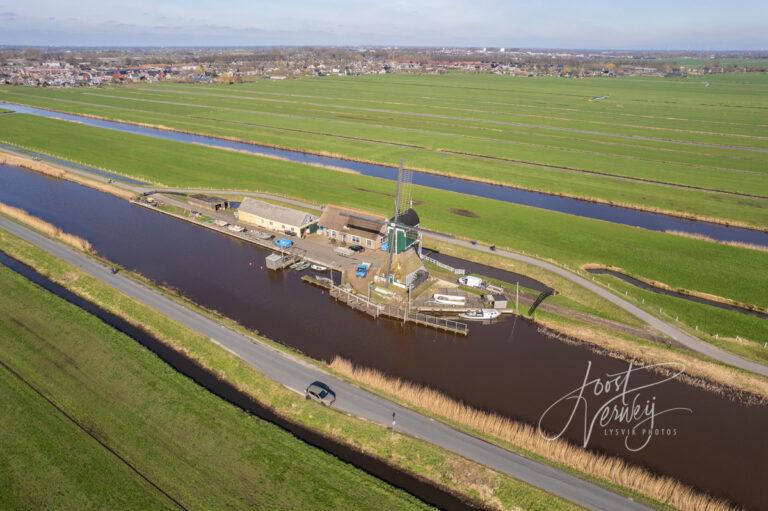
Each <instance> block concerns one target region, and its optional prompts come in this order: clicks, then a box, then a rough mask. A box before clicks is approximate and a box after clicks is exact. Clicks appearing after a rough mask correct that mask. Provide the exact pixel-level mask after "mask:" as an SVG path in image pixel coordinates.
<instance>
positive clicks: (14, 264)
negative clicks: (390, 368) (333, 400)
mask: <svg viewBox="0 0 768 511" xmlns="http://www.w3.org/2000/svg"><path fill="white" fill-rule="evenodd" d="M0 265H3V266H6V267H7V268H9V269H11V270H13V271H15V272H16V273H18V274H19V275H22V276H24V277H26V278H27V279H29V280H30V281H32V282H34V283H35V284H37V285H38V286H40V287H42V288H43V289H46V290H48V291H50V292H51V293H53V294H55V295H56V296H58V297H59V298H62V299H63V300H66V301H67V302H69V303H71V304H73V305H76V306H77V307H80V308H81V309H83V310H84V311H86V312H88V313H90V314H92V315H94V316H96V317H97V318H99V319H100V320H102V321H103V322H104V323H106V324H108V325H109V326H111V327H112V328H114V329H116V330H118V331H120V332H122V333H124V334H125V335H127V336H128V337H130V338H131V339H133V340H134V341H136V342H138V343H139V344H141V345H142V346H144V347H145V348H147V349H148V350H150V351H151V352H152V353H154V354H155V355H157V356H158V357H159V358H160V359H161V360H162V361H163V362H165V363H166V364H168V365H169V366H171V367H173V369H175V370H176V371H178V372H179V373H181V374H183V375H184V376H186V377H187V378H189V379H190V380H192V381H194V382H195V383H196V384H198V385H200V386H201V387H203V388H204V389H206V390H207V391H209V392H211V393H212V394H214V395H216V396H218V397H220V398H222V399H224V400H225V401H227V402H229V403H230V404H233V405H235V406H237V407H238V408H240V409H242V410H245V411H246V412H248V413H250V414H251V415H254V416H256V417H258V418H260V419H263V420H266V421H268V422H271V423H272V424H275V425H277V426H279V427H281V428H283V429H284V430H286V431H288V432H290V433H291V434H293V435H294V436H296V437H297V438H300V439H301V440H303V441H305V442H307V443H308V444H310V445H312V446H314V447H317V448H319V449H322V450H323V451H325V452H328V453H330V454H332V455H334V456H336V457H337V458H339V459H341V460H343V461H345V462H347V463H349V464H351V465H354V466H355V467H357V468H359V469H362V470H364V471H365V472H367V473H369V474H371V475H373V476H375V477H378V478H379V479H381V480H383V481H386V482H387V483H389V484H391V485H393V486H396V487H398V488H400V489H403V490H405V491H407V492H408V493H410V494H411V495H414V496H416V497H418V498H420V499H421V500H423V501H424V502H426V503H428V504H430V505H432V506H435V507H437V508H439V509H446V510H456V511H472V510H478V509H481V508H480V507H477V506H475V505H473V504H470V503H467V502H464V501H462V500H460V499H459V498H457V497H456V496H454V495H452V494H450V493H448V492H446V491H444V490H443V489H441V488H437V487H436V486H433V485H431V484H429V483H426V482H424V481H422V480H421V479H418V478H416V477H414V476H411V475H409V474H407V473H404V472H402V471H400V470H398V469H396V468H394V467H392V466H390V465H388V464H386V463H384V462H382V461H379V460H377V459H375V458H372V457H370V456H367V455H365V454H363V453H361V452H359V451H357V450H355V449H352V448H350V447H348V446H346V445H344V444H341V443H338V442H336V441H334V440H331V439H329V438H326V437H324V436H322V435H320V434H319V433H316V432H314V431H312V430H311V429H309V428H305V427H303V426H301V425H299V424H296V423H294V422H290V421H288V420H286V419H284V418H283V417H281V416H279V415H277V414H275V413H274V412H273V411H272V410H270V409H268V408H266V407H263V406H262V405H261V404H260V403H258V402H257V401H256V400H254V399H253V398H252V397H250V396H249V395H248V394H246V393H245V392H243V391H241V390H238V389H237V388H236V387H235V386H234V385H232V384H231V383H228V382H227V381H225V380H222V379H221V378H219V376H218V375H217V374H214V373H213V372H211V371H210V370H208V369H206V368H204V367H203V366H201V365H200V364H198V363H197V362H196V361H194V360H192V359H191V358H189V357H188V356H187V355H186V354H184V353H181V352H179V351H176V350H174V349H172V348H170V347H168V346H166V345H165V344H163V343H162V342H161V341H160V340H158V339H157V338H156V337H154V336H152V335H151V334H150V333H148V332H147V331H145V330H143V329H141V328H138V327H136V326H134V325H132V324H130V323H128V322H127V321H125V320H124V319H122V318H120V317H118V316H115V315H114V314H112V313H110V312H108V311H106V310H104V309H102V308H101V307H99V306H98V305H96V304H94V303H92V302H89V301H87V300H85V299H83V298H81V297H80V296H78V295H76V294H74V293H72V292H71V291H69V290H68V289H66V288H64V287H62V286H60V285H59V284H56V283H55V282H52V281H51V280H49V279H47V278H46V277H44V276H43V275H41V274H39V273H38V272H37V271H35V270H34V269H33V268H30V267H29V266H27V265H26V264H24V263H21V262H19V261H17V260H16V259H13V258H12V257H9V256H8V255H7V254H5V253H3V252H0Z"/></svg>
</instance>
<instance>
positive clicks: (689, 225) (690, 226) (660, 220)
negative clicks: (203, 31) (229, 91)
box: [0, 101, 768, 246]
mask: <svg viewBox="0 0 768 511" xmlns="http://www.w3.org/2000/svg"><path fill="white" fill-rule="evenodd" d="M0 107H2V108H5V109H8V110H13V111H16V112H19V113H25V114H30V115H38V116H42V117H49V118H53V119H61V120H66V121H73V122H78V123H81V124H87V125H89V126H95V127H99V128H106V129H112V130H118V131H122V132H126V133H132V134H136V135H144V136H149V137H154V138H161V139H165V140H173V141H177V142H186V143H195V144H202V145H207V146H212V147H219V148H228V149H237V150H238V151H245V152H248V153H252V154H258V155H264V156H271V157H277V158H281V159H285V160H289V161H293V162H297V163H305V164H312V165H320V166H325V167H333V168H342V169H347V170H352V171H354V172H357V173H360V174H363V175H366V176H372V177H378V178H383V179H390V180H394V179H396V178H397V170H396V169H394V168H392V167H388V166H385V165H375V164H371V163H363V162H356V161H352V160H345V159H341V158H334V157H330V156H321V155H316V154H310V153H303V152H300V151H291V150H287V149H276V148H273V147H267V146H261V145H258V144H252V143H245V142H235V141H231V140H225V139H221V138H216V137H209V136H205V135H193V134H188V133H178V132H174V131H168V130H161V129H157V128H149V127H145V126H136V125H132V124H128V123H122V122H116V121H107V120H102V119H93V118H91V117H85V116H81V115H76V114H66V113H60V112H53V111H50V110H45V109H41V108H34V107H29V106H25V105H17V104H13V103H5V102H2V101H0ZM413 182H414V183H415V184H417V185H422V186H426V187H430V188H436V189H440V190H449V191H453V192H459V193H464V194H467V195H474V196H478V197H484V198H488V199H495V200H500V201H504V202H512V203H515V204H523V205H526V206H533V207H537V208H542V209H547V210H550V211H559V212H561V213H568V214H571V215H576V216H581V217H586V218H594V219H598V220H605V221H608V222H613V223H618V224H624V225H631V226H634V227H642V228H644V229H650V230H654V231H661V232H665V231H680V232H687V233H691V234H700V235H704V236H708V237H710V238H712V239H714V240H718V241H738V242H742V243H751V244H755V245H764V246H768V232H764V231H759V230H753V229H744V228H740V227H731V226H726V225H720V224H715V223H711V222H704V221H699V220H687V219H684V218H678V217H674V216H670V215H664V214H661V213H652V212H648V211H639V210H636V209H631V208H624V207H619V206H611V205H608V204H598V203H594V202H589V201H585V200H579V199H571V198H567V197H560V196H557V195H550V194H546V193H541V192H532V191H528V190H520V189H517V188H511V187H509V186H499V185H491V184H487V183H480V182H477V181H471V180H467V179H458V178H451V177H446V176H439V175H436V174H430V173H425V172H418V171H414V173H413Z"/></svg>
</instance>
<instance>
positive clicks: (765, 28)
mask: <svg viewBox="0 0 768 511" xmlns="http://www.w3.org/2000/svg"><path fill="white" fill-rule="evenodd" d="M0 44H2V45H19V46H22V45H41V46H273V45H274V46H283V45H286V46H296V45H325V46H359V45H377V46H389V45H396V46H436V47H443V46H481V47H482V46H487V47H507V48H514V47H524V48H581V49H584V48H589V49H641V50H642V49H656V50H768V0H719V1H711V0H698V1H696V0H666V1H661V0H636V1H628V0H443V1H438V0H388V1H379V2H365V1H359V0H282V1H264V0H219V1H208V0H170V1H167V0H161V1H158V0H154V1H153V0H123V1H119V2H118V1H110V0H78V1H77V2H67V1H62V0H0Z"/></svg>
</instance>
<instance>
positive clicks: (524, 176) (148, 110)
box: [0, 73, 768, 228]
mask: <svg viewBox="0 0 768 511" xmlns="http://www.w3.org/2000/svg"><path fill="white" fill-rule="evenodd" d="M0 100H5V101H11V102H17V103H24V104H28V105H33V106H39V107H44V108H51V109H56V110H63V111H70V112H75V113H84V114H90V115H97V116H102V117H107V118H112V119H118V120H125V121H131V122H141V123H148V124H153V125H162V126H166V127H169V128H173V129H177V130H182V131H189V132H198V133H204V134H208V135H215V136H221V137H230V138H236V139H240V140H245V141H253V142H258V143H262V144H268V145H275V146H280V147H286V148H291V149H299V150H303V151H309V152H317V153H325V154H334V155H342V156H344V157H347V158H352V159H359V160H366V161H375V162H381V163H385V164H390V165H396V164H397V163H398V162H399V160H400V159H401V158H403V159H404V160H405V161H406V163H407V164H408V165H409V166H410V167H414V168H419V169H424V170H428V171H432V172H437V173H442V174H449V175H455V176H462V177H468V178H472V179H478V180H483V181H489V182H494V183H501V184H507V185H511V186H515V187H520V188H527V189H535V190H541V191H545V192H550V193H558V194H565V195H572V196H577V197H582V198H589V199H594V200H598V201H604V202H612V203H618V204H627V205H632V206H635V207H641V208H645V209H651V210H660V211H671V212H676V213H678V214H688V215H695V216H698V217H702V218H716V219H721V220H724V221H729V222H732V223H739V224H745V225H751V226H756V227H763V228H764V227H768V208H766V207H765V206H766V198H768V179H766V173H767V172H768V122H766V121H765V111H766V108H768V76H766V75H765V74H759V73H751V74H726V75H712V76H709V75H708V76H705V77H688V78H684V79H666V78H621V79H581V80H565V79H555V78H512V77H501V76H493V75H468V74H456V75H445V76H416V75H413V76H411V75H388V76H375V77H354V78H353V77H347V78H306V79H297V80H281V81H276V80H259V81H257V82H252V83H246V84H237V85H224V86H222V85H189V84H186V85H185V84H170V83H166V84H159V85H146V86H130V87H115V88H99V89H95V88H83V89H68V90H64V89H55V90H54V89H35V88H26V87H25V88H18V87H17V88H3V89H0Z"/></svg>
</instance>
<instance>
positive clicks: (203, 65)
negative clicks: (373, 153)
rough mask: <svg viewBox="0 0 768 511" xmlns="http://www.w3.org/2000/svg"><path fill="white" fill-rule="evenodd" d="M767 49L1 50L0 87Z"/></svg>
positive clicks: (747, 65)
mask: <svg viewBox="0 0 768 511" xmlns="http://www.w3.org/2000/svg"><path fill="white" fill-rule="evenodd" d="M767 70H768V52H714V53H712V52H689V53H686V52H638V51H632V52H621V51H587V50H583V51H581V50H536V49H520V48H395V47H392V48H383V47H358V48H132V49H127V48H121V49H108V48H102V49H97V48H11V47H6V48H0V84H6V85H26V86H33V87H35V86H38V87H39V86H43V87H45V86H48V87H87V86H101V85H107V84H123V83H152V82H159V81H165V80H171V81H179V82H190V83H195V82H201V83H239V82H244V81H251V80H256V79H274V80H280V79H286V78H297V77H302V76H356V75H377V74H388V73H421V74H442V73H449V72H462V73H490V74H498V75H511V76H523V77H529V76H554V77H563V78H581V77H596V76H605V77H615V76H662V77H663V76H670V77H683V76H689V75H705V74H711V73H724V72H764V71H767Z"/></svg>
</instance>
